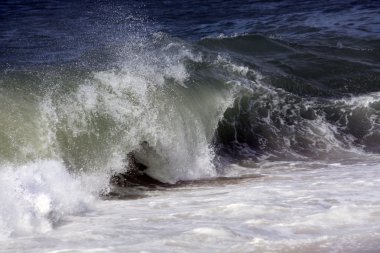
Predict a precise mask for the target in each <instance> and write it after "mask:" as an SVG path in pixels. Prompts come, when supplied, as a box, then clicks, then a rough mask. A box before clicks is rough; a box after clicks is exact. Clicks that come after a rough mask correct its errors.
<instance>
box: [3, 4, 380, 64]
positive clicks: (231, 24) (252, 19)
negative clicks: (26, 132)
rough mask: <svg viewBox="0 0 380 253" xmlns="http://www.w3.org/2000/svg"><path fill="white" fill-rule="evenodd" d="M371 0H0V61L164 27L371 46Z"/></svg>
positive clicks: (378, 23)
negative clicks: (184, 0) (0, 0)
mask: <svg viewBox="0 0 380 253" xmlns="http://www.w3.org/2000/svg"><path fill="white" fill-rule="evenodd" d="M379 13H380V2H379V1H336V0H335V1H322V2H321V1H186V2H183V1H2V2H1V3H0V21H1V22H0V54H1V58H0V63H1V64H8V65H12V66H14V65H20V64H26V63H46V62H61V61H67V60H72V59H74V58H76V57H80V56H81V55H83V54H84V53H86V52H87V51H89V50H93V49H97V48H99V47H102V46H109V45H110V44H113V43H123V41H125V40H126V39H127V38H128V37H131V36H136V34H137V33H138V34H151V33H153V32H158V31H161V32H165V33H168V34H170V35H171V36H174V37H180V38H183V39H185V40H191V41H198V40H199V39H201V38H204V37H217V36H220V35H225V36H231V35H242V34H263V35H265V36H268V37H271V38H278V39H282V40H285V41H286V42H288V43H300V44H307V45H329V46H337V47H350V48H357V49H363V50H366V49H373V48H374V47H376V46H377V45H378V44H379V43H378V40H379V38H380V36H379V34H380V15H379Z"/></svg>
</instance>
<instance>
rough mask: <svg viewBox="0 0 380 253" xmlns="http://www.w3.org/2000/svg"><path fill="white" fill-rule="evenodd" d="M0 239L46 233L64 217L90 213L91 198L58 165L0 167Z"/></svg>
mask: <svg viewBox="0 0 380 253" xmlns="http://www.w3.org/2000/svg"><path fill="white" fill-rule="evenodd" d="M0 173H1V176H0V182H1V193H0V200H1V210H0V239H1V240H6V239H7V238H8V237H9V236H20V235H25V234H30V233H45V232H48V231H50V230H51V229H53V227H54V226H55V225H57V224H58V223H59V222H61V220H62V218H63V217H65V216H67V215H73V214H81V213H84V212H86V211H88V210H90V209H91V206H92V202H93V201H94V196H92V195H91V194H90V192H86V189H83V187H82V186H81V184H80V181H79V179H76V178H74V177H73V176H72V175H70V174H69V173H68V171H67V169H66V168H65V166H64V165H63V164H62V163H60V162H58V161H36V162H30V163H27V164H25V165H21V166H14V165H13V166H12V165H9V166H2V167H1V172H0Z"/></svg>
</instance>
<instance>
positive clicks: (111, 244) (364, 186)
mask: <svg viewBox="0 0 380 253" xmlns="http://www.w3.org/2000/svg"><path fill="white" fill-rule="evenodd" d="M231 169H232V168H231ZM233 170H234V171H236V170H240V171H246V172H247V171H249V172H250V173H252V172H254V173H255V175H256V178H246V179H238V180H232V181H226V182H225V183H221V182H219V183H218V184H212V183H209V184H205V185H198V186H197V185H194V186H192V187H185V188H178V189H172V190H168V191H153V192H146V193H145V194H146V195H147V196H146V197H145V198H141V199H136V200H128V201H125V200H119V201H116V200H112V201H102V202H97V203H96V204H95V208H94V211H92V212H90V213H88V214H87V215H85V216H83V217H75V216H69V217H68V218H67V219H68V220H69V221H70V222H69V223H64V224H62V225H60V226H58V227H57V229H56V230H54V231H51V232H50V233H49V234H46V235H44V236H43V237H36V238H33V237H23V238H22V239H20V240H18V241H8V242H3V243H2V244H1V246H2V247H1V248H2V249H3V250H4V251H7V250H10V249H16V250H19V251H23V250H26V249H28V250H30V252H40V251H41V250H42V249H44V250H46V251H47V252H72V251H74V252H77V251H78V252H88V251H90V252H125V251H128V252H140V251H141V250H144V251H147V252H162V251H170V252H182V251H183V250H186V251H197V252H209V251H223V252H377V250H378V246H379V245H378V241H379V239H380V234H379V229H380V227H379V223H378V222H377V220H378V218H379V214H380V202H379V199H378V196H379V194H380V192H379V189H378V187H377V186H378V184H379V182H380V178H379V176H378V166H377V165H374V164H358V165H344V164H339V163H336V164H323V163H310V164H307V163H301V162H293V163H292V162H278V163H271V164H269V163H262V164H261V165H259V166H258V167H257V168H254V169H252V168H250V169H249V168H247V167H239V166H238V165H234V166H233ZM364 172H365V173H364ZM258 175H260V176H261V177H257V176H258Z"/></svg>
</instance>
